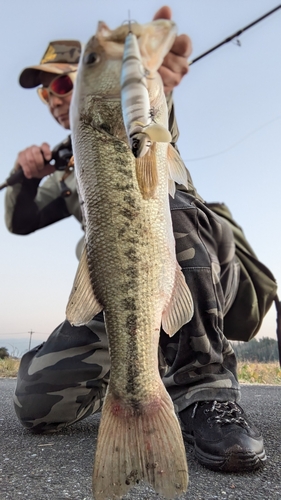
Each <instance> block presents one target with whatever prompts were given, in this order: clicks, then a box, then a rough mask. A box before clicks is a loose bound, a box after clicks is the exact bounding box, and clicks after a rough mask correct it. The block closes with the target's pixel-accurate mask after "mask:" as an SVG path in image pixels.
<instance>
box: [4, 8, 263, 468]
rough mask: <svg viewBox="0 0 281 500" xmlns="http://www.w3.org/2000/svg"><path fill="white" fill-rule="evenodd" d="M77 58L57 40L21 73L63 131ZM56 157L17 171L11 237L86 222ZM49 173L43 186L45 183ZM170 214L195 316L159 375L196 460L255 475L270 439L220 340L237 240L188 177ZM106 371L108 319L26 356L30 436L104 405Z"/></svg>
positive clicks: (171, 58)
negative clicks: (246, 406) (243, 398)
mask: <svg viewBox="0 0 281 500" xmlns="http://www.w3.org/2000/svg"><path fill="white" fill-rule="evenodd" d="M161 17H162V18H167V19H169V18H170V17H171V12H170V9H169V8H167V7H163V8H162V9H160V10H159V11H158V12H157V13H156V15H155V19H157V18H161ZM190 52H191V42H190V39H189V38H188V37H187V36H186V35H181V36H180V37H178V38H177V39H176V41H175V44H174V46H173V47H172V49H171V51H170V53H169V54H168V55H167V56H166V58H165V60H164V63H163V65H162V67H161V68H160V71H159V72H160V74H161V76H162V79H163V83H164V88H165V92H166V95H167V103H168V108H169V116H170V121H169V125H170V130H171V134H172V143H173V144H175V143H176V140H177V137H178V130H177V126H176V121H175V117H174V111H173V102H172V95H171V91H172V90H173V88H174V87H175V86H176V85H177V84H178V83H180V81H181V79H182V77H183V75H184V74H186V73H187V70H188V64H187V61H186V59H187V57H188V56H189V55H190ZM79 54H80V44H79V42H76V41H66V42H65V41H57V42H52V43H51V44H50V45H49V47H48V49H47V51H46V53H45V54H44V56H43V59H42V60H41V62H40V64H39V65H38V66H33V67H30V68H26V69H25V70H23V72H22V73H21V75H20V84H21V85H22V86H23V87H25V88H26V87H27V88H31V87H36V86H39V85H41V87H39V89H38V92H39V95H40V97H41V98H42V99H43V100H44V101H45V102H46V104H47V105H48V108H49V110H50V112H51V114H52V115H53V116H54V118H55V119H56V120H57V121H58V122H59V123H60V124H61V125H62V126H63V127H64V128H66V129H68V128H69V115H68V112H69V105H70V101H71V91H72V87H73V81H74V74H75V70H76V67H77V63H78V60H79ZM50 159H51V149H50V147H49V145H48V144H46V143H43V144H42V145H41V146H31V147H29V148H27V149H25V150H24V151H22V152H20V153H19V155H18V158H17V162H16V166H15V168H16V169H17V168H19V165H21V167H22V169H23V172H24V176H25V177H24V179H23V181H22V182H21V183H18V184H17V185H15V186H14V187H11V188H8V189H7V194H6V224H7V227H8V229H9V230H10V231H11V232H13V233H17V234H28V233H30V232H32V231H35V230H37V229H39V228H42V227H45V226H47V225H48V224H51V223H53V222H56V221H58V220H61V219H63V218H65V217H68V216H69V215H74V216H75V217H76V218H77V219H78V220H79V221H80V222H81V212H80V207H79V202H78V197H77V192H76V187H75V177H74V173H73V172H72V173H71V174H70V175H69V176H68V177H67V179H66V180H65V182H66V183H67V185H68V187H69V188H70V189H71V191H72V194H71V195H70V196H69V197H68V198H63V197H62V196H61V192H60V180H61V177H62V173H61V172H54V168H53V167H52V166H50V165H49V164H46V162H45V160H46V161H49V160H50ZM49 174H52V175H51V176H50V177H48V178H47V180H45V181H44V182H43V184H42V185H40V186H39V182H40V179H42V178H43V177H45V176H46V175H49ZM38 186H39V187H38ZM109 196H110V193H109ZM171 214H172V220H173V227H174V234H175V239H176V250H177V258H178V261H179V263H180V265H181V267H182V270H183V273H184V276H185V279H186V281H187V283H188V285H189V287H190V290H191V293H192V295H193V300H194V305H195V312H194V316H193V318H192V320H191V321H190V322H189V323H188V324H187V325H184V326H183V327H182V328H181V330H180V331H179V332H177V333H176V334H175V336H174V337H173V338H172V339H170V338H169V337H168V336H167V335H166V334H164V333H163V332H161V335H160V348H159V368H160V372H161V375H162V377H163V381H164V383H165V386H166V388H167V390H168V392H169V393H170V395H171V397H172V399H173V402H174V405H175V408H176V410H177V411H178V413H179V417H180V420H181V424H182V428H183V435H184V438H185V439H186V440H187V441H188V442H190V443H192V444H194V446H195V456H196V457H197V458H198V460H199V462H200V463H202V464H203V465H205V466H206V467H209V468H211V469H213V470H223V471H246V470H247V471H249V470H254V469H257V468H259V467H260V466H261V465H262V464H263V463H264V461H265V459H266V457H265V451H264V446H263V439H262V436H261V434H260V433H259V431H258V430H257V429H256V427H255V426H252V425H251V424H250V422H249V420H248V418H247V416H246V414H245V413H244V411H243V410H242V408H241V407H240V406H239V405H238V404H237V401H239V399H240V388H239V383H238V380H237V372H236V359H235V355H234V352H233V349H232V347H231V344H230V343H229V341H228V340H227V338H226V337H225V336H224V334H223V328H224V324H223V318H224V316H225V315H226V313H227V312H228V311H229V310H230V308H231V306H232V304H233V302H234V300H235V297H236V294H237V290H238V285H239V263H238V261H237V259H236V257H235V251H234V250H235V245H234V240H233V233H232V231H231V228H230V226H229V225H228V224H227V223H226V222H225V221H224V220H223V219H222V218H220V217H218V216H217V215H216V214H215V213H213V212H212V211H211V210H209V208H208V207H207V206H206V204H204V202H203V200H202V199H201V198H200V196H198V194H197V193H196V190H195V189H194V187H193V185H192V181H191V179H190V188H189V191H188V192H187V191H186V190H182V189H181V187H180V186H178V189H177V193H176V196H175V198H174V199H171ZM109 369H110V359H109V354H108V345H107V338H106V333H105V328H104V324H103V317H102V315H101V314H99V315H98V316H96V317H95V318H94V319H93V320H92V321H91V322H90V323H88V324H87V325H85V326H83V327H71V326H70V324H69V323H68V322H67V321H65V322H63V323H62V324H61V325H60V326H59V327H58V328H56V329H55V330H54V332H53V333H52V334H51V336H50V337H49V338H48V340H47V341H46V342H45V343H44V344H42V345H41V346H38V347H36V348H35V349H33V350H32V351H30V352H28V353H27V354H25V356H24V357H23V358H22V361H21V366H20V369H19V374H18V381H17V388H16V393H15V399H14V400H15V409H16V413H17V415H18V417H19V419H20V421H21V423H22V424H23V425H24V426H25V427H27V428H30V430H32V431H33V432H52V431H56V430H59V429H60V428H62V427H65V426H67V425H70V424H72V423H73V422H76V421H78V420H80V419H82V418H85V417H87V416H88V415H91V414H92V413H94V412H95V411H97V410H98V409H99V408H100V407H101V405H102V401H103V398H104V394H105V389H106V385H107V381H108V377H109Z"/></svg>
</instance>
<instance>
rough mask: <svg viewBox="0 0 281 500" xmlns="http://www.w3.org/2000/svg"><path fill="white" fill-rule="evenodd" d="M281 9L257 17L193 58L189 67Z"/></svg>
mask: <svg viewBox="0 0 281 500" xmlns="http://www.w3.org/2000/svg"><path fill="white" fill-rule="evenodd" d="M280 8H281V4H279V5H277V7H275V8H274V9H272V10H270V11H269V12H267V13H266V14H264V15H263V16H261V17H259V18H258V19H256V20H255V21H253V22H252V23H250V24H248V25H247V26H245V27H244V28H241V29H240V30H238V31H237V32H236V33H233V35H231V36H228V37H227V38H226V39H225V40H223V41H222V42H220V43H218V44H217V45H215V46H214V47H212V48H211V49H209V50H207V51H206V52H203V54H201V55H200V56H198V57H195V58H194V59H192V61H190V63H189V66H191V64H194V63H195V62H197V61H199V60H200V59H202V58H203V57H205V56H207V55H208V54H210V53H211V52H213V51H214V50H216V49H218V48H219V47H221V46H222V45H224V44H225V43H228V42H231V40H233V38H237V37H238V36H239V35H241V33H244V31H246V30H248V29H249V28H251V27H252V26H254V25H255V24H257V23H259V22H260V21H262V20H263V19H265V18H266V17H268V16H270V15H271V14H273V13H274V12H276V11H277V10H278V9H280Z"/></svg>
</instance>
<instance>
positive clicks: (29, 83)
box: [19, 63, 78, 89]
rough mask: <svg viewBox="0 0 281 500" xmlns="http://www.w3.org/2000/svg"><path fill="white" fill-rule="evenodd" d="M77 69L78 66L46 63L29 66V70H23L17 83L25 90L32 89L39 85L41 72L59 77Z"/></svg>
mask: <svg viewBox="0 0 281 500" xmlns="http://www.w3.org/2000/svg"><path fill="white" fill-rule="evenodd" d="M77 67H78V64H66V63H48V64H38V65H37V66H30V67H29V68H25V69H24V70H23V71H22V73H21V74H20V76H19V83H20V85H21V86H22V87H23V88H25V89H32V88H34V87H38V85H41V83H42V82H41V71H45V72H46V73H55V74H57V75H61V74H63V73H69V72H70V71H76V70H77Z"/></svg>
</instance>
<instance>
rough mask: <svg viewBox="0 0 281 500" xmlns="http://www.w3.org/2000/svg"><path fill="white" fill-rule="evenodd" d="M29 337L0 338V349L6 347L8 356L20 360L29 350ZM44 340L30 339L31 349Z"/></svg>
mask: <svg viewBox="0 0 281 500" xmlns="http://www.w3.org/2000/svg"><path fill="white" fill-rule="evenodd" d="M29 340H30V339H29V337H20V338H16V337H15V338H12V337H1V336H0V347H6V349H8V351H9V355H10V356H15V357H17V358H21V357H22V355H23V354H24V353H26V352H27V351H28V348H29ZM44 340H45V339H42V338H38V337H37V338H36V337H35V338H33V337H32V338H31V349H32V348H33V347H36V346H37V345H40V344H42V342H44Z"/></svg>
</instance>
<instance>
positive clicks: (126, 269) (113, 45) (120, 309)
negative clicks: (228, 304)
mask: <svg viewBox="0 0 281 500" xmlns="http://www.w3.org/2000/svg"><path fill="white" fill-rule="evenodd" d="M131 29H132V32H133V33H134V34H135V36H136V37H137V39H138V43H139V48H140V53H141V56H142V60H143V64H144V66H145V67H146V68H148V70H149V72H150V79H149V83H148V92H149V101H150V104H151V105H152V106H153V107H154V109H155V110H156V113H155V117H154V119H155V122H156V123H158V124H160V125H161V126H163V127H166V128H167V126H168V116H167V105H166V100H165V97H164V93H163V84H162V81H161V78H160V76H159V74H158V73H157V69H158V67H159V66H160V65H161V62H162V59H163V57H164V56H165V54H166V53H167V52H168V51H169V49H170V47H171V45H172V43H173V40H174V38H175V25H174V23H172V22H171V21H167V20H158V21H154V22H152V23H149V24H147V25H138V24H133V25H132V26H131ZM127 35H128V27H127V26H125V25H123V26H121V27H120V28H117V29H116V30H113V31H111V30H110V29H109V28H108V27H107V26H106V25H105V23H102V22H100V23H99V25H98V30H97V33H96V35H95V37H93V38H91V39H90V41H89V42H88V44H87V45H86V46H85V49H84V53H83V56H82V57H81V61H80V63H79V68H78V75H77V80H76V86H75V90H74V95H73V98H72V105H71V130H72V142H73V148H74V161H75V169H76V176H77V184H78V191H79V196H80V201H81V207H82V213H83V220H84V224H85V242H86V243H85V248H84V251H83V253H82V257H81V260H80V263H79V267H78V270H77V274H76V277H75V281H74V285H73V289H72V292H71V294H70V298H69V302H68V306H67V318H68V320H69V321H70V322H71V323H72V324H75V325H81V324H85V323H87V322H88V321H89V320H91V319H92V318H93V316H95V315H96V314H97V313H98V312H100V311H101V310H103V312H104V319H105V326H106V331H107V335H108V339H109V349H110V358H111V370H110V382H109V386H108V390H107V394H106V398H105V401H104V405H103V410H102V417H101V423H100V428H99V434H98V443H97V450H96V455H95V464H94V472H93V493H94V497H95V499H96V500H105V499H113V498H121V497H122V496H123V495H125V494H126V492H127V491H128V490H129V489H130V488H131V487H132V486H133V485H135V484H138V483H139V482H140V481H141V480H144V481H146V482H147V483H149V484H151V485H152V486H153V488H154V489H155V490H156V491H157V492H159V493H161V494H163V495H164V496H165V497H166V498H174V497H176V496H177V495H179V494H181V493H182V492H184V491H186V488H187V481H188V473H187V463H186V454H185V448H184V444H183V439H182V434H181V430H180V426H179V423H178V420H177V417H176V415H175V412H174V408H173V403H172V400H171V398H170V396H169V395H168V393H167V391H166V389H165V387H164V384H163V382H162V380H161V378H160V375H159V370H158V343H159V331H160V327H161V324H162V327H163V329H164V330H165V331H166V332H167V334H168V335H173V334H174V333H175V332H176V331H178V330H179V328H180V327H181V326H182V325H183V324H184V323H186V322H188V321H189V320H190V319H191V317H192V314H193V302H192V298H191V295H190V291H189V289H188V287H187V285H186V282H185V279H184V275H183V273H182V271H181V269H180V267H179V265H178V263H177V261H176V255H175V241H174V236H173V231H172V222H171V215H170V209H169V199H168V189H170V191H173V190H174V180H176V181H177V182H179V183H181V184H186V183H187V171H186V169H185V167H184V165H183V164H182V163H181V160H180V158H179V157H178V156H177V153H176V152H175V150H174V149H173V148H172V146H171V145H168V144H167V143H153V144H152V145H151V147H150V148H149V150H148V152H147V153H146V155H145V156H143V157H142V158H138V159H136V158H135V157H134V155H133V154H132V152H131V149H130V144H129V140H128V138H127V134H126V130H125V126H124V123H123V118H122V109H121V86H120V76H121V70H122V58H123V52H124V43H125V39H126V36H127Z"/></svg>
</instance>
